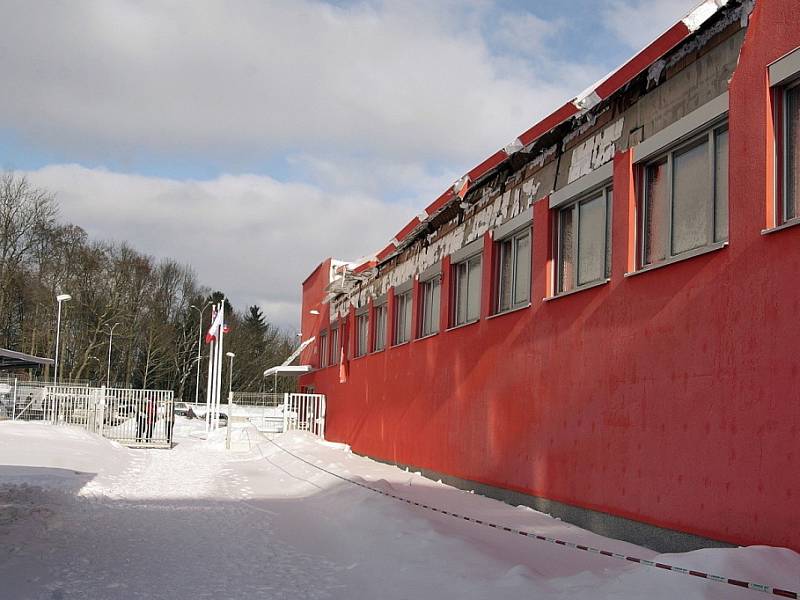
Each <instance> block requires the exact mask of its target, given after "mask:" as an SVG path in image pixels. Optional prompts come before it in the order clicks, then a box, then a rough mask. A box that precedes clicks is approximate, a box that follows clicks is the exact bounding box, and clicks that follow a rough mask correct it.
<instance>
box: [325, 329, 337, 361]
mask: <svg viewBox="0 0 800 600" xmlns="http://www.w3.org/2000/svg"><path fill="white" fill-rule="evenodd" d="M337 362H339V330H338V329H332V330H331V356H330V361H329V362H328V364H330V365H334V364H336V363H337Z"/></svg>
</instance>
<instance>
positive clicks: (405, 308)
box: [394, 291, 411, 345]
mask: <svg viewBox="0 0 800 600" xmlns="http://www.w3.org/2000/svg"><path fill="white" fill-rule="evenodd" d="M394 300H395V302H394V343H395V345H397V344H403V343H405V342H407V341H408V340H410V339H411V292H410V291H408V292H405V293H403V294H398V295H397V296H395V298H394Z"/></svg>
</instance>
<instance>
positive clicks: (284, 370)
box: [264, 365, 311, 377]
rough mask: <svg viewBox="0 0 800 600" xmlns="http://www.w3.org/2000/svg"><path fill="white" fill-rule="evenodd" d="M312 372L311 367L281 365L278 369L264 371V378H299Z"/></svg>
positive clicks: (272, 368) (271, 368)
mask: <svg viewBox="0 0 800 600" xmlns="http://www.w3.org/2000/svg"><path fill="white" fill-rule="evenodd" d="M309 371H311V365H279V366H277V367H270V368H269V369H267V370H266V371H264V377H269V376H270V375H275V376H277V375H288V376H290V377H299V376H300V375H302V374H303V373H308V372H309Z"/></svg>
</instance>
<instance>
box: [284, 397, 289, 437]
mask: <svg viewBox="0 0 800 600" xmlns="http://www.w3.org/2000/svg"><path fill="white" fill-rule="evenodd" d="M288 427H289V393H288V392H284V393H283V433H286V431H287V430H288Z"/></svg>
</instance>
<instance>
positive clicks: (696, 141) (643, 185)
mask: <svg viewBox="0 0 800 600" xmlns="http://www.w3.org/2000/svg"><path fill="white" fill-rule="evenodd" d="M722 132H725V133H729V127H728V115H727V113H725V114H724V116H721V117H717V118H715V119H713V120H712V121H709V122H708V123H705V124H703V126H702V127H701V128H698V130H696V131H694V132H693V133H692V134H690V135H689V136H686V137H685V138H683V139H679V140H677V141H675V142H674V143H672V144H670V145H668V146H665V147H664V148H663V149H662V150H660V151H658V152H657V153H654V154H652V155H649V156H648V157H647V158H646V160H643V161H642V162H641V163H638V164H637V165H636V167H637V170H638V176H637V191H638V193H637V197H638V198H637V213H638V218H637V231H636V234H637V238H638V243H637V254H638V256H637V261H636V262H637V267H638V268H637V270H649V269H652V268H655V267H657V266H660V265H663V264H669V263H672V262H676V261H679V260H682V259H683V258H690V257H692V256H696V255H698V254H703V253H704V252H705V251H708V250H713V249H716V248H718V247H722V246H724V245H726V244H727V243H728V238H729V237H730V232H728V236H727V237H726V238H725V239H720V240H717V239H716V208H717V204H716V202H717V198H716V195H717V185H718V183H717V177H716V167H717V137H718V134H720V133H722ZM704 143H705V144H707V145H708V149H707V156H708V158H709V160H708V176H709V178H710V181H711V186H710V188H711V190H710V202H709V204H708V207H707V210H708V213H709V214H708V229H707V231H706V234H707V240H708V241H707V242H706V243H705V244H703V245H700V246H697V247H695V248H690V249H687V250H684V251H682V252H677V253H676V252H674V248H673V246H674V240H673V232H674V223H673V221H674V205H675V197H674V187H675V171H674V157H675V155H679V154H681V153H682V152H687V151H690V150H691V149H692V148H694V147H696V146H699V145H702V144H704ZM729 148H730V146H729ZM729 156H730V149H729ZM660 163H664V164H665V165H666V175H665V177H666V186H667V191H666V194H667V210H666V215H662V216H661V217H660V218H666V223H665V226H666V233H665V234H664V238H665V243H664V248H661V250H663V251H664V258H660V259H657V260H651V261H649V262H648V261H647V242H648V237H647V232H646V230H645V227H646V223H647V217H648V215H647V202H648V196H647V193H648V191H647V177H648V174H649V172H650V169H651V168H652V167H654V166H656V165H658V164H660ZM729 174H730V160H729V162H728V175H727V176H729ZM725 201H726V202H728V208H730V190H728V198H726V199H725ZM728 214H730V213H728ZM728 219H729V221H730V217H728Z"/></svg>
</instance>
